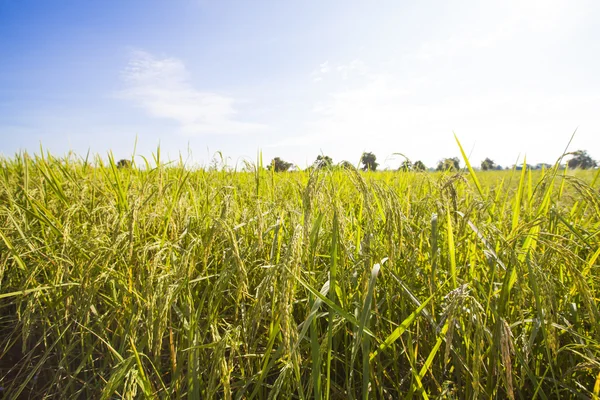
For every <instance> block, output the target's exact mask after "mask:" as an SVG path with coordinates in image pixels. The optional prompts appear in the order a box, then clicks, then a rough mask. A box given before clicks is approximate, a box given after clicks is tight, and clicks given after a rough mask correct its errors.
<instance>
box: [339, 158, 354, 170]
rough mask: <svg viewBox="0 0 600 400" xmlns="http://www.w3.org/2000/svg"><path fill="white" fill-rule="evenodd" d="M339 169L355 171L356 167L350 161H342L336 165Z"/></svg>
mask: <svg viewBox="0 0 600 400" xmlns="http://www.w3.org/2000/svg"><path fill="white" fill-rule="evenodd" d="M338 165H339V166H340V167H342V168H345V169H356V167H355V166H354V165H353V164H352V163H351V162H350V161H346V160H344V161H342V162H340V163H339V164H338Z"/></svg>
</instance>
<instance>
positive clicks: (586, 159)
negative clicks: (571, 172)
mask: <svg viewBox="0 0 600 400" xmlns="http://www.w3.org/2000/svg"><path fill="white" fill-rule="evenodd" d="M572 154H573V158H571V159H570V160H569V161H568V162H567V165H568V166H569V168H581V169H590V168H596V167H597V166H598V164H597V163H596V161H594V160H593V159H592V157H590V155H589V154H588V153H587V151H585V150H577V151H574V152H573V153H572Z"/></svg>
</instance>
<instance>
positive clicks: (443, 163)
mask: <svg viewBox="0 0 600 400" xmlns="http://www.w3.org/2000/svg"><path fill="white" fill-rule="evenodd" d="M459 169H460V160H459V159H458V157H453V158H443V159H442V160H440V161H439V162H438V165H437V168H436V170H437V171H458V170H459Z"/></svg>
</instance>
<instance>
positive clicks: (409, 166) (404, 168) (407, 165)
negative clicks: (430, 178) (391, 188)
mask: <svg viewBox="0 0 600 400" xmlns="http://www.w3.org/2000/svg"><path fill="white" fill-rule="evenodd" d="M413 168H414V166H413V164H412V163H411V162H410V160H408V159H406V160H404V161H402V164H400V167H399V168H398V171H404V172H408V171H412V169H413Z"/></svg>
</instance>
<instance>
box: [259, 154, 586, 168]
mask: <svg viewBox="0 0 600 400" xmlns="http://www.w3.org/2000/svg"><path fill="white" fill-rule="evenodd" d="M569 155H570V156H571V158H570V159H569V160H568V161H567V163H566V165H567V166H568V167H569V169H575V168H579V169H592V168H596V167H598V162H597V161H595V160H594V159H593V158H592V157H591V156H590V155H589V154H588V152H587V151H585V150H577V151H574V152H572V153H569ZM360 163H361V166H360V169H361V170H363V171H376V170H377V167H379V163H378V162H377V156H375V154H374V153H372V152H364V153H363V154H362V156H361V157H360ZM334 166H335V164H334V162H333V159H332V158H331V157H329V156H326V155H318V156H317V158H316V160H315V161H314V162H313V164H312V165H311V166H310V167H309V168H311V169H323V168H332V167H334ZM338 166H340V167H344V168H356V167H355V166H354V165H353V164H352V163H350V162H348V161H342V162H340V163H339V164H338ZM292 167H294V164H292V163H290V162H287V161H285V160H283V159H281V158H280V157H275V158H273V160H271V163H270V164H269V165H268V166H267V169H268V170H272V171H275V172H285V171H289V170H290V169H291V168H292ZM551 167H552V164H547V163H539V164H536V165H529V164H527V168H528V169H542V168H551ZM460 168H461V167H460V160H459V159H458V157H449V158H442V159H441V160H439V161H438V163H437V165H436V167H435V168H427V166H426V165H425V163H423V162H422V161H420V160H418V161H415V162H412V161H410V160H409V159H408V158H406V157H405V160H404V161H403V162H402V163H401V164H400V167H399V168H398V170H399V171H415V172H420V171H427V170H435V171H458V170H459V169H460ZM480 168H481V170H482V171H494V170H502V169H505V168H503V167H502V166H501V165H498V164H496V163H495V162H494V160H492V159H490V158H486V159H485V160H483V161H482V162H481V165H480ZM512 168H516V169H521V168H522V166H519V165H516V166H514V165H513V166H512ZM506 169H509V168H508V167H506Z"/></svg>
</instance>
